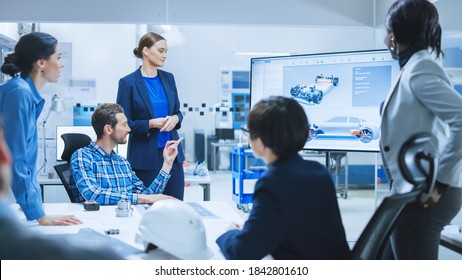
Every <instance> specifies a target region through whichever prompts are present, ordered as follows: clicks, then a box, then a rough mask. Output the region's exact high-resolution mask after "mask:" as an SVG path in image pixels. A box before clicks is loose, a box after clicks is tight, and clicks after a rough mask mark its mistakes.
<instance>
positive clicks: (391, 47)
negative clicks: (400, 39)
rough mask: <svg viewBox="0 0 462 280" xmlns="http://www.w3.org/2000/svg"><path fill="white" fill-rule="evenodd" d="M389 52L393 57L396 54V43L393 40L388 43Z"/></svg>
mask: <svg viewBox="0 0 462 280" xmlns="http://www.w3.org/2000/svg"><path fill="white" fill-rule="evenodd" d="M390 52H391V54H392V55H393V56H396V55H397V54H398V48H397V47H396V42H395V40H394V39H391V41H390Z"/></svg>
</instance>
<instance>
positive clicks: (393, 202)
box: [352, 133, 437, 260]
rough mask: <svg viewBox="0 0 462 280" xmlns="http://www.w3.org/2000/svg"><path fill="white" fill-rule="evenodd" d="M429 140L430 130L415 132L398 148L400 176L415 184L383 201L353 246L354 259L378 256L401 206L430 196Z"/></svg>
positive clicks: (432, 164)
mask: <svg viewBox="0 0 462 280" xmlns="http://www.w3.org/2000/svg"><path fill="white" fill-rule="evenodd" d="M430 139H431V135H430V134H429V133H418V134H416V135H413V136H412V137H410V139H409V140H407V141H406V142H405V143H404V144H403V146H402V147H401V149H400V152H399V156H398V164H399V168H400V171H401V173H402V175H403V177H404V178H405V179H406V180H407V181H408V182H409V183H411V184H412V185H413V186H414V187H413V189H412V190H411V191H410V192H408V193H403V194H397V195H392V196H390V197H386V198H385V199H384V200H383V201H382V203H381V204H380V206H379V207H378V208H377V210H376V211H375V213H374V215H373V216H372V218H371V219H370V220H369V222H368V224H367V225H366V227H365V229H364V230H363V232H362V233H361V235H360V237H359V239H358V241H357V242H356V244H355V245H354V247H353V250H352V256H353V259H362V260H375V259H380V257H381V256H382V252H383V249H384V247H385V245H386V244H387V242H388V239H389V237H390V235H391V233H392V231H393V229H394V227H395V225H396V221H397V220H398V218H399V217H400V215H401V213H402V212H403V209H404V207H405V206H406V205H408V204H410V203H415V202H417V201H422V202H423V201H426V200H427V198H428V197H429V196H430V194H431V192H432V189H433V186H434V184H435V180H436V172H437V159H436V157H435V156H434V155H431V154H430V153H428V152H426V151H425V149H424V148H425V145H426V144H427V143H428V142H429V141H430Z"/></svg>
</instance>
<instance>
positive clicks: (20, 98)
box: [0, 32, 81, 225]
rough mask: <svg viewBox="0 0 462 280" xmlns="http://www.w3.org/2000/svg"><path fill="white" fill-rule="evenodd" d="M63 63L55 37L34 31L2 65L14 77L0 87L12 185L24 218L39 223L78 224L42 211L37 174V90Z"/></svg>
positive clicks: (52, 78) (40, 104)
mask: <svg viewBox="0 0 462 280" xmlns="http://www.w3.org/2000/svg"><path fill="white" fill-rule="evenodd" d="M63 66H64V65H63V64H62V62H61V51H60V48H59V46H58V42H57V40H56V39H55V38H54V37H53V36H51V35H49V34H46V33H42V32H33V33H30V34H27V35H24V36H22V37H21V39H19V42H18V43H17V44H16V46H15V49H14V53H12V54H9V55H8V56H7V57H6V58H5V62H4V63H3V65H2V67H1V71H2V72H3V73H5V74H7V75H10V76H11V77H13V78H12V79H10V80H9V81H8V82H6V83H5V84H3V85H1V86H0V115H2V116H3V119H4V124H5V125H4V127H5V140H6V143H7V144H8V146H9V148H10V150H11V155H12V157H13V166H12V167H13V178H12V179H13V181H12V184H11V188H12V189H13V193H14V196H15V198H16V201H17V203H18V204H19V205H20V206H21V209H22V211H23V212H24V214H25V215H26V218H27V220H37V221H38V223H39V224H41V225H73V224H80V223H81V222H80V221H79V220H78V219H77V218H76V217H74V216H49V215H46V214H45V212H44V210H43V208H42V198H41V191H40V187H39V184H38V181H37V177H36V172H37V171H36V162H37V152H38V137H37V119H38V117H39V115H40V113H41V112H42V109H43V105H44V103H45V100H44V99H43V98H42V97H41V96H40V93H39V92H38V91H39V90H40V89H41V88H42V87H43V86H45V85H46V84H47V83H56V82H57V81H58V78H59V75H60V72H61V68H62V67H63ZM19 74H20V75H19Z"/></svg>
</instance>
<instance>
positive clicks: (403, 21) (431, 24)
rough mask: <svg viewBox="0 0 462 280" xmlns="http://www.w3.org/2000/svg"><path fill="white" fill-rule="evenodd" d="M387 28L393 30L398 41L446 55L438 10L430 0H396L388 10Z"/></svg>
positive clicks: (438, 54) (417, 48)
mask: <svg viewBox="0 0 462 280" xmlns="http://www.w3.org/2000/svg"><path fill="white" fill-rule="evenodd" d="M385 28H386V29H387V30H388V32H393V34H394V36H395V40H396V42H397V43H400V44H407V45H409V47H410V48H413V49H416V50H419V49H428V48H430V49H431V50H432V51H434V52H435V53H436V56H437V57H439V56H440V55H444V54H443V51H442V50H441V26H440V23H439V20H438V10H437V9H436V7H435V6H434V5H433V4H432V3H430V1H427V0H398V1H396V2H395V3H393V4H392V5H391V7H390V9H389V10H388V13H387V17H386V19H385Z"/></svg>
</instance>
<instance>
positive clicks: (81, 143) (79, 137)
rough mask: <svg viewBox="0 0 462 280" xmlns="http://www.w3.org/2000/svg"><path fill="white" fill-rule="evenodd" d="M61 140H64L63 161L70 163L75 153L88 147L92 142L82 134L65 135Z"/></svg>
mask: <svg viewBox="0 0 462 280" xmlns="http://www.w3.org/2000/svg"><path fill="white" fill-rule="evenodd" d="M61 138H62V139H63V140H64V150H63V154H62V155H61V159H62V160H65V161H67V162H68V163H69V161H70V160H71V157H72V154H73V153H74V152H75V151H77V150H78V149H80V148H83V147H86V146H88V144H90V142H91V138H90V136H88V135H86V134H82V133H64V134H62V135H61Z"/></svg>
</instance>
